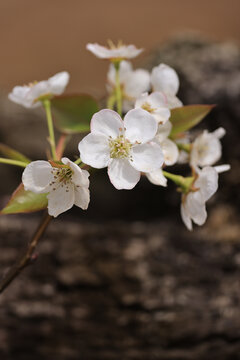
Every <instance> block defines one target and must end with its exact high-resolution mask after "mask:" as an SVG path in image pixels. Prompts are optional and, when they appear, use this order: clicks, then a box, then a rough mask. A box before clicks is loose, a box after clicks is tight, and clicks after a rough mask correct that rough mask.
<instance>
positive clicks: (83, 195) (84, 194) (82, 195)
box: [74, 187, 90, 210]
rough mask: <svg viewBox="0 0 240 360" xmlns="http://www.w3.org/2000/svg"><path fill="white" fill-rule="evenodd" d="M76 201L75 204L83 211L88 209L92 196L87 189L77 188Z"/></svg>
mask: <svg viewBox="0 0 240 360" xmlns="http://www.w3.org/2000/svg"><path fill="white" fill-rule="evenodd" d="M74 195H75V201H74V204H75V205H77V206H78V207H80V208H81V209H83V210H86V209H87V208H88V204H89V201H90V194H89V190H88V188H87V187H79V188H76V187H75V193H74Z"/></svg>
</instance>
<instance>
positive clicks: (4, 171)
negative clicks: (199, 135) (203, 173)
mask: <svg viewBox="0 0 240 360" xmlns="http://www.w3.org/2000/svg"><path fill="white" fill-rule="evenodd" d="M239 11H240V2H239V1H238V0H211V1H207V0H202V1H196V0H181V1H178V0H168V1H164V0H148V1H147V2H141V1H137V0H129V1H125V0H122V1H121V2H118V1H110V0H102V1H96V0H94V1H93V0H89V1H77V0H68V1H63V0H48V1H47V0H42V1H40V2H39V1H35V0H21V1H17V0H8V1H3V0H2V1H0V30H1V31H0V44H1V54H0V59H1V61H0V64H1V67H0V142H4V143H6V144H8V145H9V146H12V147H13V148H15V149H18V150H19V151H21V152H23V153H25V155H27V156H28V157H30V158H32V159H42V158H44V157H45V143H44V139H45V138H46V136H47V133H46V129H45V124H44V126H43V122H44V121H45V120H44V114H43V112H41V110H39V109H38V110H34V111H32V110H28V111H27V110H25V109H23V108H21V107H20V106H18V105H16V104H13V103H10V101H9V100H8V99H7V94H8V92H10V91H11V89H12V88H13V86H15V85H22V84H27V83H29V82H32V81H34V80H42V79H47V78H48V77H50V76H51V75H53V74H55V73H57V72H58V71H62V70H67V71H69V73H70V75H71V79H70V84H69V85H68V88H67V93H71V92H75V93H76V92H81V93H89V94H91V95H93V96H94V97H96V98H97V99H101V98H102V97H103V96H104V95H105V79H106V73H107V70H108V63H107V62H106V61H103V60H99V59H97V58H96V57H94V56H93V55H92V54H91V53H89V52H87V51H86V49H85V47H86V44H87V43H88V42H98V43H100V44H102V45H104V44H106V42H107V40H108V39H111V40H113V41H114V42H117V41H118V40H119V39H121V40H123V42H124V43H126V44H135V45H137V46H138V47H143V48H145V52H144V54H143V55H141V56H140V57H139V58H138V59H136V60H134V66H136V67H144V68H147V69H151V68H152V67H153V66H156V65H158V64H159V63H161V62H164V63H166V64H168V65H170V66H172V67H174V68H175V69H176V71H177V72H178V74H179V77H180V82H181V86H180V91H179V98H180V99H181V100H182V101H183V102H184V104H194V103H214V104H217V107H216V108H215V109H214V110H213V112H212V114H210V115H209V116H208V117H207V118H206V119H205V120H204V121H203V123H202V124H201V125H200V127H199V128H208V129H209V130H214V129H216V128H217V127H219V126H223V127H224V128H226V130H227V135H226V136H225V138H224V139H223V142H222V143H223V158H222V163H230V164H231V166H232V170H231V171H230V172H228V173H226V174H223V175H221V178H220V185H219V187H220V189H219V191H218V193H217V194H216V195H215V196H214V198H213V199H211V201H209V203H208V211H209V218H208V220H207V223H206V224H205V225H204V226H203V227H201V228H197V227H196V228H195V230H194V232H193V233H190V232H188V231H187V230H186V229H185V228H184V225H183V224H182V222H181V219H180V214H179V202H180V196H179V194H178V193H176V192H175V190H174V189H175V188H174V186H172V185H171V184H169V187H168V189H167V190H166V189H163V188H161V187H157V186H153V185H151V184H149V183H148V182H147V181H146V180H144V179H142V181H141V182H140V183H139V184H138V185H137V186H136V188H135V189H134V190H132V191H130V192H129V191H116V190H115V189H114V188H113V187H112V185H111V184H110V182H109V181H108V178H107V175H106V171H105V170H104V171H100V172H99V173H98V174H96V176H93V179H92V182H91V184H92V185H91V203H90V207H89V210H88V211H87V212H82V211H80V210H79V209H77V208H74V209H73V210H72V211H71V212H68V213H66V214H63V215H61V217H59V218H58V219H57V220H56V221H54V222H53V223H52V224H51V225H50V228H49V229H48V231H47V234H46V236H45V239H44V241H43V242H42V243H41V244H40V246H39V250H38V251H39V253H40V256H39V259H38V261H37V263H36V264H35V265H34V266H32V267H31V268H29V269H27V270H26V271H25V272H24V273H23V274H22V275H21V277H19V278H18V279H17V280H16V281H15V283H13V284H12V286H11V287H9V289H8V290H7V291H6V292H5V293H4V294H3V295H2V296H0V324H1V325H0V355H1V359H7V360H8V359H11V360H13V359H14V360H15V359H18V360H28V359H29V360H32V359H33V358H34V359H55V358H57V359H59V360H62V359H70V360H71V359H83V360H85V359H87V360H88V359H89V360H94V359H110V360H111V359H113V360H114V359H144V360H145V359H161V360H164V359H176V360H181V359H182V360H186V359H193V360H195V359H204V360H206V359H211V358H217V359H218V360H221V359H222V360H225V359H229V360H235V359H240V356H239V354H240V310H239V301H240V281H239V279H240V239H239V233H240V224H239V204H240V202H239V200H240V196H239V179H240V160H239V154H240V142H239V136H240V120H239V116H240V46H239V40H240V31H239V30H240V29H239ZM78 141H79V138H78V137H74V139H73V140H72V141H71V143H70V144H69V146H68V153H67V155H69V156H73V155H74V154H76V150H75V149H76V145H77V143H78ZM179 170H180V168H178V167H175V168H174V169H173V171H179ZM0 173H1V182H0V204H1V206H3V205H4V203H6V201H7V199H8V197H9V195H10V194H11V192H12V191H13V190H14V189H15V188H16V186H17V185H18V183H19V181H20V179H21V171H20V170H19V169H15V168H11V167H10V166H3V165H1V168H0ZM40 216H41V215H39V214H34V215H21V216H8V217H7V216H2V217H0V234H1V237H0V250H1V251H0V270H1V273H4V271H6V269H7V268H8V267H9V266H10V265H11V264H12V263H13V262H14V261H15V259H16V256H17V253H18V252H19V251H20V250H21V249H23V248H24V246H25V245H26V244H27V241H28V239H29V238H30V236H31V233H32V232H33V230H34V228H35V227H36V226H37V222H38V221H39V218H40ZM61 220H62V221H61Z"/></svg>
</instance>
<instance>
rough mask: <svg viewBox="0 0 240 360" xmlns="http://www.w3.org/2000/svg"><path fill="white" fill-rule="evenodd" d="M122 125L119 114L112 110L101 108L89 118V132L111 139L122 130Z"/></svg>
mask: <svg viewBox="0 0 240 360" xmlns="http://www.w3.org/2000/svg"><path fill="white" fill-rule="evenodd" d="M123 128H124V125H123V121H122V119H121V117H120V115H119V114H118V113H117V112H116V111H113V110H108V109H103V110H100V111H98V112H97V113H95V114H94V115H93V117H92V120H91V132H92V133H93V134H101V135H104V136H107V137H112V138H113V139H114V138H116V137H118V136H119V134H120V133H121V132H122V131H123Z"/></svg>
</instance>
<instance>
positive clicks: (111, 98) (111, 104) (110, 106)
mask: <svg viewBox="0 0 240 360" xmlns="http://www.w3.org/2000/svg"><path fill="white" fill-rule="evenodd" d="M115 102H116V94H115V92H113V93H112V95H110V96H109V98H108V100H107V108H108V109H110V110H113V108H114V105H115Z"/></svg>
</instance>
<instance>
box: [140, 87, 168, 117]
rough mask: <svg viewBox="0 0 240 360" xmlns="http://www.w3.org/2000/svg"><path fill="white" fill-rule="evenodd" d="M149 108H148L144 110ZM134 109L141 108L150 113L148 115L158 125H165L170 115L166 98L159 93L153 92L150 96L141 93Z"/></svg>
mask: <svg viewBox="0 0 240 360" xmlns="http://www.w3.org/2000/svg"><path fill="white" fill-rule="evenodd" d="M146 106H147V107H149V109H148V108H146ZM135 108H143V109H144V110H147V111H148V112H150V114H151V115H152V116H153V117H154V118H155V120H156V121H157V122H158V123H162V124H163V123H165V122H166V121H167V120H168V119H169V117H170V115H171V113H170V110H169V109H168V107H167V98H166V96H165V95H164V94H163V93H161V92H154V93H152V94H150V95H148V93H143V94H142V95H141V96H140V97H139V98H138V99H137V100H136V103H135Z"/></svg>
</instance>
